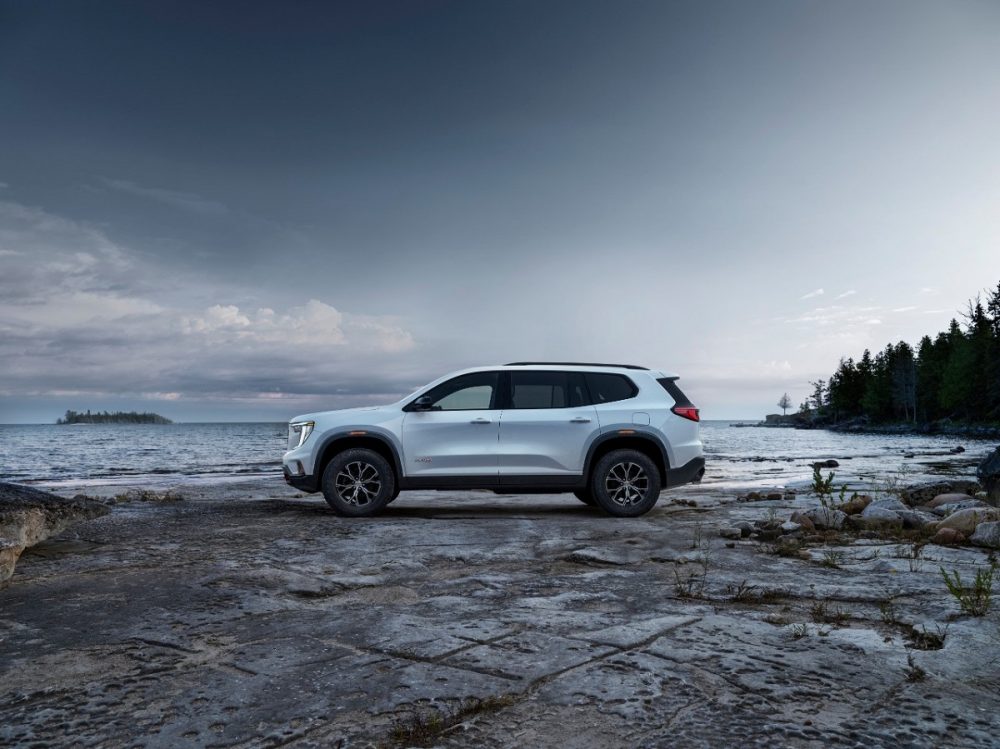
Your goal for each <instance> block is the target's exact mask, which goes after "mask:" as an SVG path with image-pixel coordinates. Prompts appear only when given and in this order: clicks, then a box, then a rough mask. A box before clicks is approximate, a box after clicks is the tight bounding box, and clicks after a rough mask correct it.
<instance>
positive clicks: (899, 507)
mask: <svg viewBox="0 0 1000 749" xmlns="http://www.w3.org/2000/svg"><path fill="white" fill-rule="evenodd" d="M871 507H880V508H882V509H883V510H892V511H893V512H903V511H906V510H909V509H910V507H909V505H905V504H903V503H902V502H901V501H900V500H899V499H897V498H896V497H882V498H881V499H875V500H872V501H871V502H869V503H868V508H871ZM868 508H866V509H868Z"/></svg>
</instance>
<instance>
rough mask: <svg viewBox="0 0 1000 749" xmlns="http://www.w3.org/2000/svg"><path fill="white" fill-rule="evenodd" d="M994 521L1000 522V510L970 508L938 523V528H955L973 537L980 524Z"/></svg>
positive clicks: (954, 513)
mask: <svg viewBox="0 0 1000 749" xmlns="http://www.w3.org/2000/svg"><path fill="white" fill-rule="evenodd" d="M937 509H940V508H937ZM993 520H1000V510H997V509H996V508H994V507H969V508H966V509H964V510H959V511H958V512H953V513H952V514H951V515H949V516H948V517H946V518H945V519H944V520H942V521H941V522H940V523H938V528H954V529H955V530H957V531H960V532H961V533H964V534H965V535H966V536H971V535H972V533H973V531H975V530H976V527H977V526H978V525H979V524H980V523H985V522H988V521H993Z"/></svg>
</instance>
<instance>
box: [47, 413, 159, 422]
mask: <svg viewBox="0 0 1000 749" xmlns="http://www.w3.org/2000/svg"><path fill="white" fill-rule="evenodd" d="M56 424H173V422H172V421H171V420H170V419H167V418H164V417H163V416H160V415H159V414H153V413H141V414H140V413H136V412H135V411H127V412H126V411H115V412H114V413H108V412H107V411H101V412H100V413H91V412H90V411H89V410H88V411H87V412H86V413H79V412H77V411H67V412H66V415H65V416H64V417H63V418H61V419H57V420H56Z"/></svg>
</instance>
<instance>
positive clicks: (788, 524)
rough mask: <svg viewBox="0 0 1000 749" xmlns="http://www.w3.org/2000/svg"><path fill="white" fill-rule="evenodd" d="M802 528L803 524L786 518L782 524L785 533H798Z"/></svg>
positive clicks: (782, 530)
mask: <svg viewBox="0 0 1000 749" xmlns="http://www.w3.org/2000/svg"><path fill="white" fill-rule="evenodd" d="M801 530H802V526H801V525H799V524H798V523H793V522H792V521H791V520H786V521H785V522H784V523H782V524H781V532H782V533H783V534H785V535H788V534H789V533H798V532H799V531H801Z"/></svg>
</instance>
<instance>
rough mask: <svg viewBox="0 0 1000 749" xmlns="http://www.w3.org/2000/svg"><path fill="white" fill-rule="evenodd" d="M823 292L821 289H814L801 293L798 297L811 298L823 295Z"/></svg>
mask: <svg viewBox="0 0 1000 749" xmlns="http://www.w3.org/2000/svg"><path fill="white" fill-rule="evenodd" d="M824 293H825V292H824V291H823V289H816V290H815V291H810V292H809V293H808V294H803V295H802V296H800V297H799V299H800V300H801V299H812V298H814V297H818V296H823V294H824Z"/></svg>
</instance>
